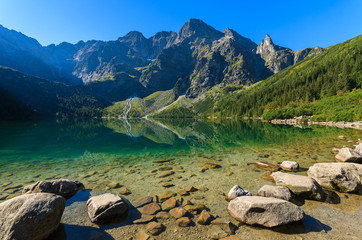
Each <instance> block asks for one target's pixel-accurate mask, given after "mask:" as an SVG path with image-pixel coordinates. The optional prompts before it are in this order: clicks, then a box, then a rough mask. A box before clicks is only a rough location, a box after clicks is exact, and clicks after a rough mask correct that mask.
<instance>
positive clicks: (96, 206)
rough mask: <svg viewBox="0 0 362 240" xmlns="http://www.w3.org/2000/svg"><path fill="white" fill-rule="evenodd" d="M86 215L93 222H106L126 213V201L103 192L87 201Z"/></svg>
mask: <svg viewBox="0 0 362 240" xmlns="http://www.w3.org/2000/svg"><path fill="white" fill-rule="evenodd" d="M87 207H88V216H89V218H90V220H91V221H92V222H93V223H107V222H111V221H113V220H115V219H119V218H121V217H123V216H125V215H126V214H127V211H128V203H127V202H126V201H125V199H123V198H122V197H120V196H118V195H115V194H112V193H105V194H102V195H98V196H94V197H91V198H90V199H89V200H88V201H87Z"/></svg>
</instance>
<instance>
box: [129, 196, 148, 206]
mask: <svg viewBox="0 0 362 240" xmlns="http://www.w3.org/2000/svg"><path fill="white" fill-rule="evenodd" d="M152 201H153V198H152V197H151V196H146V197H142V198H139V199H137V200H136V201H134V202H133V203H132V205H133V206H134V207H136V208H138V207H142V206H144V205H146V204H149V203H151V202H152Z"/></svg>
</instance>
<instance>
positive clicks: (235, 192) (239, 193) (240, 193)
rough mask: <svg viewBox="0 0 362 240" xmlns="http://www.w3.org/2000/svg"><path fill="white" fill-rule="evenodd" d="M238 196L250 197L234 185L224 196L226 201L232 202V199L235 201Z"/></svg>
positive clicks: (248, 193) (246, 192)
mask: <svg viewBox="0 0 362 240" xmlns="http://www.w3.org/2000/svg"><path fill="white" fill-rule="evenodd" d="M240 196H251V193H250V192H248V191H246V190H244V189H243V188H241V187H240V186H238V185H235V186H234V187H232V188H231V189H230V191H229V193H228V194H227V196H226V199H227V200H233V199H235V198H237V197H240Z"/></svg>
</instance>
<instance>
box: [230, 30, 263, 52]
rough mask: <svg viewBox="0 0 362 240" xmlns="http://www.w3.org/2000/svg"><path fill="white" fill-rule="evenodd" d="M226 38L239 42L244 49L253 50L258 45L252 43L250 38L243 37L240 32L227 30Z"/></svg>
mask: <svg viewBox="0 0 362 240" xmlns="http://www.w3.org/2000/svg"><path fill="white" fill-rule="evenodd" d="M223 33H224V35H225V37H226V38H232V39H234V40H235V41H236V42H238V43H239V44H240V45H241V46H242V47H243V48H244V49H249V50H250V49H252V48H255V47H256V46H257V45H256V44H255V43H254V42H253V41H251V40H250V39H249V38H246V37H243V36H241V35H240V34H239V33H238V32H236V31H235V30H233V29H230V28H226V29H225V30H224V31H223Z"/></svg>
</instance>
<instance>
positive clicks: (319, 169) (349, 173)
mask: <svg viewBox="0 0 362 240" xmlns="http://www.w3.org/2000/svg"><path fill="white" fill-rule="evenodd" d="M308 176H310V177H312V178H313V179H315V180H316V181H317V182H318V183H319V185H321V186H322V187H324V188H329V189H333V190H337V191H339V192H358V190H359V189H360V188H361V178H360V174H359V172H358V169H357V167H356V166H355V164H353V163H316V164H314V165H313V166H311V167H310V168H309V170H308Z"/></svg>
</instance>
